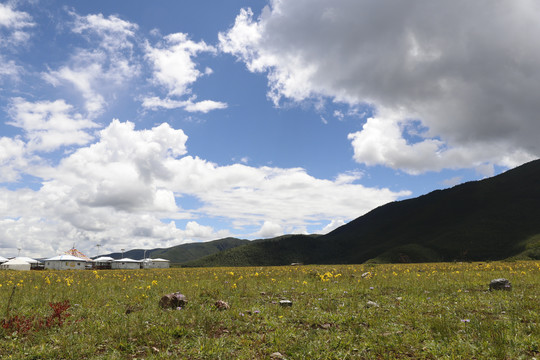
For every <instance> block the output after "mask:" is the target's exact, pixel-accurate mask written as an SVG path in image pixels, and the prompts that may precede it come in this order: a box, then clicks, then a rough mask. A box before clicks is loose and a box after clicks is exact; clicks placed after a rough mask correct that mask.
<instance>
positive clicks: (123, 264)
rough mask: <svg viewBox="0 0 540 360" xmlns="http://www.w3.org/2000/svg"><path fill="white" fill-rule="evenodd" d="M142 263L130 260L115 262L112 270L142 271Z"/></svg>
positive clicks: (124, 259)
mask: <svg viewBox="0 0 540 360" xmlns="http://www.w3.org/2000/svg"><path fill="white" fill-rule="evenodd" d="M140 268H141V261H140V260H133V259H130V258H123V259H118V260H114V261H113V262H112V264H111V269H140Z"/></svg>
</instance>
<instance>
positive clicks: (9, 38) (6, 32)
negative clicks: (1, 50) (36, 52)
mask: <svg viewBox="0 0 540 360" xmlns="http://www.w3.org/2000/svg"><path fill="white" fill-rule="evenodd" d="M34 25H35V24H34V22H33V21H32V17H31V16H30V15H29V14H28V13H25V12H23V11H17V10H15V9H14V8H13V6H12V5H11V4H9V3H8V4H2V3H0V46H9V45H15V46H16V45H20V44H21V43H24V42H26V41H27V40H28V39H29V37H30V35H29V34H28V33H27V32H26V31H25V29H26V28H29V27H33V26H34Z"/></svg>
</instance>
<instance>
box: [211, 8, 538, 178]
mask: <svg viewBox="0 0 540 360" xmlns="http://www.w3.org/2000/svg"><path fill="white" fill-rule="evenodd" d="M539 16H540V4H539V3H537V2H535V1H513V2H512V1H510V2H509V1H496V2H492V1H488V0H481V1H475V2H474V3H471V2H470V1H466V0H459V1H452V2H430V1H425V0H414V1H410V2H407V3H404V2H401V1H395V0H388V1H376V2H373V1H356V0H337V1H332V2H328V1H323V0H315V1H312V0H298V1H290V0H273V1H271V4H270V5H269V6H268V7H266V8H265V9H264V10H263V11H262V13H261V14H260V15H259V16H258V17H255V15H254V14H253V12H252V11H251V10H249V9H244V10H242V11H241V12H240V13H239V14H238V16H237V18H236V21H235V23H234V25H233V26H232V27H231V28H230V29H229V30H228V31H226V32H223V33H221V34H220V35H219V39H220V49H221V50H222V51H224V52H227V53H230V54H233V55H234V56H236V57H237V58H238V59H240V60H241V61H243V62H245V64H246V65H247V67H248V69H249V70H250V71H253V72H264V73H266V74H267V77H268V85H269V92H268V95H269V96H270V98H271V99H273V101H274V102H275V103H276V104H279V103H280V101H281V99H283V98H288V99H292V100H294V101H303V100H306V99H310V98H317V97H330V98H332V99H334V100H335V101H340V102H346V103H348V104H350V105H352V106H354V105H358V104H370V105H371V106H373V107H374V108H375V112H376V113H378V115H377V116H374V117H372V118H371V119H370V120H368V123H367V124H365V125H364V129H363V130H362V131H360V132H357V133H354V134H351V135H350V137H349V138H350V140H351V141H352V142H353V147H354V150H355V159H356V160H357V161H358V162H360V163H364V164H381V165H385V166H389V167H394V168H400V169H401V168H403V169H404V170H405V171H407V172H410V173H421V172H425V171H430V170H440V169H443V168H470V167H476V166H478V164H483V163H489V164H491V165H493V164H496V165H503V166H509V165H510V166H513V165H517V164H520V163H523V162H525V161H528V160H531V159H533V158H535V157H538V156H540V145H539V144H540V143H539V142H538V141H537V134H538V133H540V122H538V121H537V120H536V117H537V116H536V114H537V113H538V112H539V111H540V103H539V102H538V101H537V96H536V94H538V93H539V91H540V70H539V69H540V66H539V65H540V48H539V47H538V46H536V42H537V40H536V39H537V38H538V37H539V36H540V23H539V22H538V21H537V19H538V17H539ZM387 114H392V116H387ZM398 115H399V116H398ZM411 121H418V122H420V123H421V125H422V126H423V127H425V128H426V129H427V131H426V132H424V133H423V134H422V135H421V136H420V139H418V140H417V141H410V138H408V137H407V136H406V133H404V132H403V128H404V127H407V126H408V125H409V124H410V122H411ZM387 131H388V132H387ZM368 135H369V136H368ZM366 142H368V143H369V144H366Z"/></svg>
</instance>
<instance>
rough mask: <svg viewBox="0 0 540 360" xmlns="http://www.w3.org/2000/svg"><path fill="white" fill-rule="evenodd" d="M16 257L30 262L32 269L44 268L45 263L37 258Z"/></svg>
mask: <svg viewBox="0 0 540 360" xmlns="http://www.w3.org/2000/svg"><path fill="white" fill-rule="evenodd" d="M15 259H18V260H22V261H26V262H27V263H29V264H30V269H32V270H34V269H43V264H42V263H41V262H40V261H39V260H36V259H32V258H29V257H27V256H17V257H16V258H15Z"/></svg>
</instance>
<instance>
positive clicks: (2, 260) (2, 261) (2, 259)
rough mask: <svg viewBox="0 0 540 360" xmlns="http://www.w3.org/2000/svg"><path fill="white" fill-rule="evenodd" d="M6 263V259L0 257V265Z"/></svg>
mask: <svg viewBox="0 0 540 360" xmlns="http://www.w3.org/2000/svg"><path fill="white" fill-rule="evenodd" d="M6 261H8V259H6V258H5V257H3V256H0V264H2V263H5V262H6Z"/></svg>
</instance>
